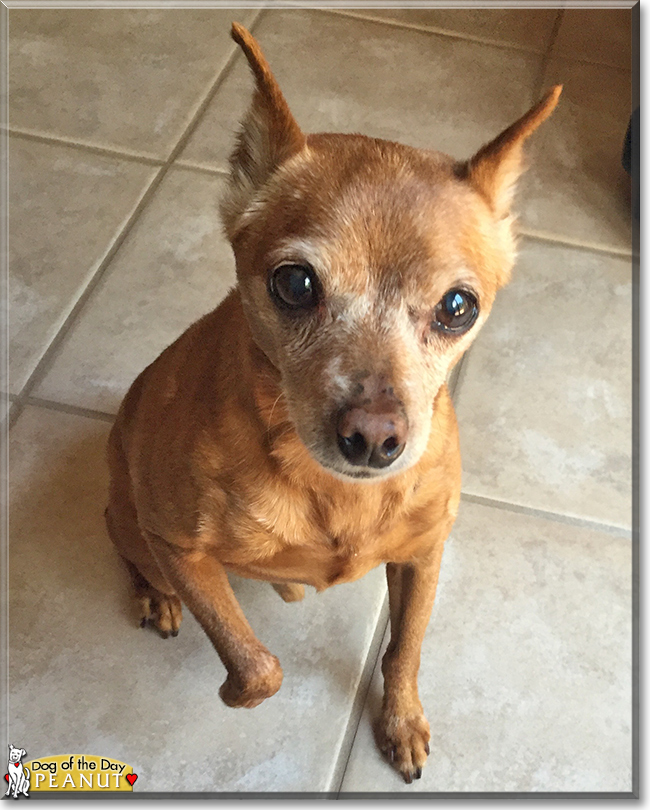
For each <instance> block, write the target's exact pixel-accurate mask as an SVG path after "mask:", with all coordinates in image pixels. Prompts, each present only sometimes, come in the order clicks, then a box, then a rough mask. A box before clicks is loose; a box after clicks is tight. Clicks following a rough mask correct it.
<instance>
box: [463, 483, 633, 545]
mask: <svg viewBox="0 0 650 810" xmlns="http://www.w3.org/2000/svg"><path fill="white" fill-rule="evenodd" d="M461 500H462V501H466V502H467V503H474V504H477V505H478V506H488V507H491V508H493V509H501V510H503V511H504V512H515V513H517V514H519V515H527V516H528V517H536V518H541V519H542V520H550V521H553V522H554V523H564V524H566V525H568V526H576V527H578V528H582V529H593V530H595V531H599V532H604V533H605V534H611V535H614V536H615V537H625V538H627V539H629V538H631V537H632V532H631V530H630V529H625V528H623V527H622V526H616V525H614V524H609V523H600V522H599V521H597V520H589V519H587V518H580V517H574V516H573V515H563V514H562V513H560V512H550V511H547V510H545V509H536V508H535V507H533V506H523V505H522V504H518V503H512V502H511V501H502V500H499V499H497V498H487V497H485V496H483V495H473V494H472V493H470V492H462V494H461Z"/></svg>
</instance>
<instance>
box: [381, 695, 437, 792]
mask: <svg viewBox="0 0 650 810" xmlns="http://www.w3.org/2000/svg"><path fill="white" fill-rule="evenodd" d="M430 738H431V733H430V731H429V723H428V721H427V719H426V717H425V716H424V714H423V713H422V711H421V710H420V711H416V712H414V713H412V714H402V713H393V712H387V711H384V713H383V714H382V717H381V719H380V721H379V724H378V742H379V747H380V748H381V750H382V751H383V752H384V754H385V755H386V756H387V757H388V759H389V761H390V762H391V763H393V765H394V766H395V768H397V770H398V771H399V772H400V773H401V775H402V777H403V778H404V781H405V782H407V783H408V784H411V782H412V781H413V780H414V779H419V778H420V777H421V776H422V768H423V767H424V765H425V763H426V760H427V756H428V754H429V740H430Z"/></svg>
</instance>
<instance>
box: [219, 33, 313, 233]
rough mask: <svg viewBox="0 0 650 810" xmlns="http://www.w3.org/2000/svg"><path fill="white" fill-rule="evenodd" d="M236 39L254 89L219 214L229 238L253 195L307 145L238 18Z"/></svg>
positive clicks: (252, 40) (272, 78) (273, 78)
mask: <svg viewBox="0 0 650 810" xmlns="http://www.w3.org/2000/svg"><path fill="white" fill-rule="evenodd" d="M232 38H233V39H234V40H235V42H236V43H237V44H238V45H240V46H241V48H242V50H243V51H244V54H245V55H246V58H247V59H248V64H249V65H250V67H251V70H252V71H253V75H254V76H255V94H254V95H253V101H252V104H251V106H250V109H249V111H248V114H247V115H246V118H245V119H244V121H243V122H242V126H241V129H240V132H239V135H238V137H237V145H236V147H235V150H234V152H233V153H232V155H231V157H230V169H231V173H230V181H229V188H228V191H227V192H226V195H225V197H224V199H223V200H222V203H221V216H222V218H223V221H224V225H225V227H226V232H227V234H228V236H230V237H231V238H232V236H233V235H234V234H235V232H236V231H237V221H238V219H239V217H240V215H241V214H242V213H244V211H245V210H246V208H247V206H248V204H249V203H250V200H251V198H252V196H253V194H254V193H255V192H256V191H257V190H258V189H259V188H261V186H262V185H264V183H265V182H266V181H267V180H268V179H269V177H270V176H271V174H272V173H273V172H274V171H275V170H276V169H277V168H278V167H279V166H280V165H281V164H282V163H284V162H285V161H286V160H287V159H288V158H290V157H292V156H293V155H295V154H297V153H298V152H300V151H301V150H302V149H303V147H304V146H305V136H304V135H303V133H302V131H301V130H300V127H299V126H298V124H297V123H296V120H295V119H294V117H293V115H292V114H291V111H290V110H289V105H288V104H287V102H286V99H285V98H284V96H283V95H282V91H281V90H280V88H279V86H278V83H277V82H276V80H275V77H274V76H273V74H272V73H271V68H270V67H269V64H268V62H267V61H266V59H265V58H264V54H263V53H262V49H261V48H260V46H259V44H258V42H257V40H256V39H255V38H254V37H253V36H252V35H251V34H250V33H249V32H248V31H247V30H246V29H245V28H244V27H243V26H242V25H239V23H233V24H232Z"/></svg>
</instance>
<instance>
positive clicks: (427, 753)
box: [424, 743, 430, 756]
mask: <svg viewBox="0 0 650 810" xmlns="http://www.w3.org/2000/svg"><path fill="white" fill-rule="evenodd" d="M424 753H425V754H426V755H427V756H429V753H430V751H429V743H426V744H425V746H424Z"/></svg>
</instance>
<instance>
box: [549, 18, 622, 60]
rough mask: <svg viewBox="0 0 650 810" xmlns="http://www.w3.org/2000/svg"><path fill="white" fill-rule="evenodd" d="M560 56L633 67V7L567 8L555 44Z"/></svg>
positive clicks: (554, 49)
mask: <svg viewBox="0 0 650 810" xmlns="http://www.w3.org/2000/svg"><path fill="white" fill-rule="evenodd" d="M553 52H554V54H555V55H557V56H567V57H570V58H573V59H588V60H590V61H592V62H602V63H603V64H606V65H614V66H615V67H620V68H626V69H627V70H630V68H631V66H632V64H631V63H632V10H631V9H629V8H567V9H565V10H564V12H563V14H562V22H561V24H560V27H559V30H558V33H557V38H556V40H555V43H554V46H553Z"/></svg>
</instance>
